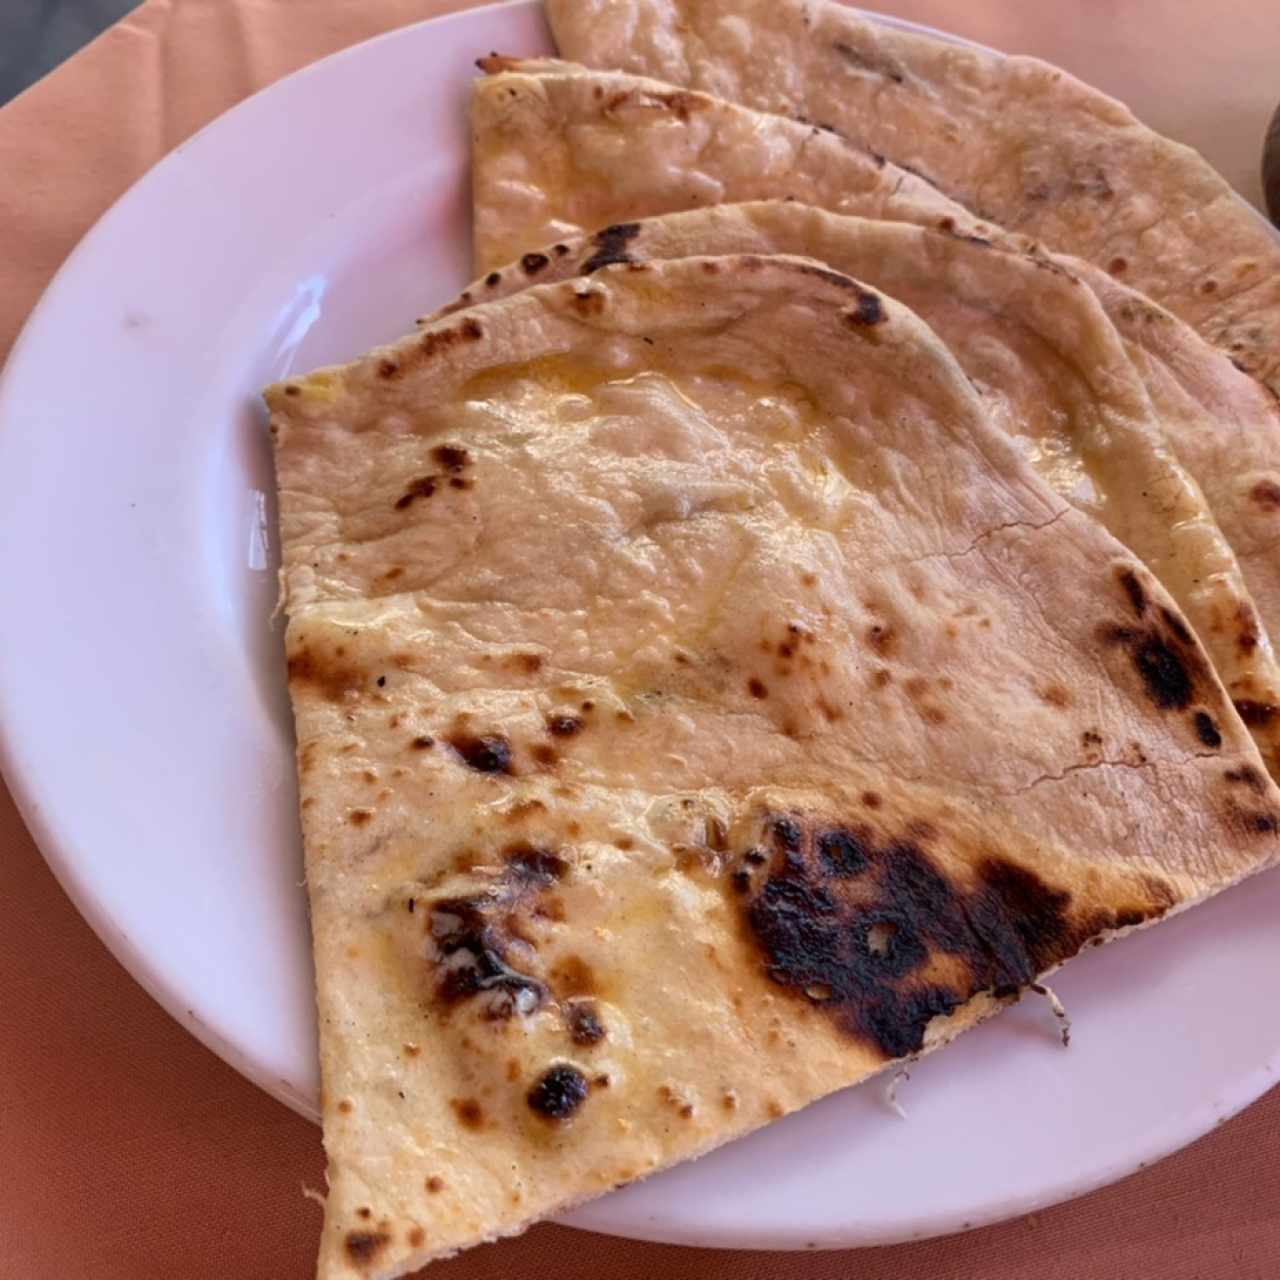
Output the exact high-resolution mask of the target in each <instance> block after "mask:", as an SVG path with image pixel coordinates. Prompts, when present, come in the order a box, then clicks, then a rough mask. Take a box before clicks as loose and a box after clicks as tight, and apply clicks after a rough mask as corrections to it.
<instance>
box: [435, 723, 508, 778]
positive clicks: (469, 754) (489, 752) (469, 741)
mask: <svg viewBox="0 0 1280 1280" xmlns="http://www.w3.org/2000/svg"><path fill="white" fill-rule="evenodd" d="M447 741H448V743H449V745H450V746H451V747H452V748H453V749H454V750H455V751H456V752H457V753H458V755H459V756H461V758H462V762H463V763H464V764H465V765H466V766H467V767H468V768H470V769H474V770H475V771H476V772H477V773H510V772H511V744H510V743H509V742H508V741H507V740H506V738H504V737H503V736H502V734H500V733H489V734H483V735H479V736H473V735H471V734H465V733H455V734H454V735H453V736H452V737H450V738H448V739H447Z"/></svg>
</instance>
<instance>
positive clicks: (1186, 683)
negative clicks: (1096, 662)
mask: <svg viewBox="0 0 1280 1280" xmlns="http://www.w3.org/2000/svg"><path fill="white" fill-rule="evenodd" d="M1117 581H1118V583H1119V586H1120V589H1121V590H1122V591H1123V593H1124V595H1125V598H1126V601H1127V603H1128V605H1129V607H1130V610H1131V611H1132V612H1133V613H1134V614H1135V615H1136V616H1137V618H1138V619H1139V620H1140V621H1139V625H1133V624H1131V623H1128V622H1123V623H1120V622H1105V623H1102V624H1100V625H1099V627H1098V628H1097V638H1098V640H1099V642H1100V643H1101V644H1102V645H1103V647H1104V649H1108V650H1111V649H1123V650H1124V651H1125V652H1126V653H1127V654H1128V656H1129V660H1130V662H1131V664H1132V666H1133V669H1134V671H1135V672H1136V673H1137V674H1138V676H1139V677H1140V679H1141V681H1142V687H1143V690H1144V692H1145V693H1146V695H1147V697H1148V699H1149V700H1150V701H1151V702H1153V703H1154V704H1155V705H1156V706H1157V707H1158V708H1159V709H1160V710H1161V711H1185V710H1186V709H1187V708H1188V707H1189V706H1190V705H1191V703H1192V701H1193V699H1194V698H1195V696H1196V694H1197V692H1199V691H1201V690H1209V689H1211V688H1212V685H1213V681H1212V676H1211V673H1210V668H1209V663H1208V659H1207V658H1206V657H1205V655H1204V651H1203V649H1202V648H1201V647H1200V644H1199V642H1198V641H1197V640H1196V638H1195V636H1194V635H1192V633H1191V629H1190V627H1188V626H1187V624H1186V622H1185V621H1183V619H1182V617H1181V615H1180V614H1178V613H1177V612H1175V611H1174V610H1173V609H1170V608H1168V607H1167V606H1165V605H1160V606H1158V607H1157V606H1153V605H1152V604H1151V603H1150V601H1149V596H1148V593H1147V590H1146V588H1145V587H1144V585H1143V582H1142V581H1141V579H1140V578H1139V576H1138V574H1137V572H1136V571H1135V570H1134V569H1133V568H1131V567H1129V566H1122V567H1121V568H1119V569H1118V570H1117Z"/></svg>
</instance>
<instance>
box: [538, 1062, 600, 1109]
mask: <svg viewBox="0 0 1280 1280" xmlns="http://www.w3.org/2000/svg"><path fill="white" fill-rule="evenodd" d="M589 1092H590V1086H589V1085H588V1084H587V1078H586V1076H584V1075H583V1074H582V1072H581V1071H579V1070H578V1068H577V1067H575V1066H574V1065H573V1064H572V1063H569V1062H557V1063H556V1064H555V1065H554V1066H551V1067H548V1068H547V1070H546V1071H544V1072H543V1073H542V1075H541V1076H540V1077H539V1078H538V1082H537V1083H536V1084H535V1085H534V1086H533V1088H532V1089H530V1090H529V1092H528V1093H527V1094H526V1095H525V1101H526V1102H527V1103H528V1104H529V1107H530V1109H531V1110H533V1111H535V1112H537V1114H538V1115H540V1116H542V1117H543V1118H544V1119H546V1120H568V1119H569V1117H570V1116H572V1115H573V1114H574V1112H575V1111H577V1109H578V1108H579V1107H580V1106H582V1104H583V1103H584V1102H585V1101H586V1100H587V1094H588V1093H589Z"/></svg>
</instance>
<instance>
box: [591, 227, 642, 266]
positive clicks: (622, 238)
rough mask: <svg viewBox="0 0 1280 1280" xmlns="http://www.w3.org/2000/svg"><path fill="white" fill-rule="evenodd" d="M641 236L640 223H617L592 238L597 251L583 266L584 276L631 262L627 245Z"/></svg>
mask: <svg viewBox="0 0 1280 1280" xmlns="http://www.w3.org/2000/svg"><path fill="white" fill-rule="evenodd" d="M639 234H640V224H639V223H638V222H615V223H614V224H613V225H612V226H611V227H605V228H604V230H603V231H597V232H596V233H595V235H594V236H592V242H593V243H594V244H595V246H596V251H595V252H594V253H593V254H592V255H591V257H589V258H588V259H587V260H586V261H585V262H584V263H583V264H582V274H583V275H584V276H589V275H590V274H591V273H592V272H593V271H599V270H600V268H601V267H611V266H613V265H614V264H615V263H618V262H630V261H631V256H630V254H628V253H627V245H628V244H629V243H630V242H631V241H632V240H634V239H635V238H636V236H638V235H639Z"/></svg>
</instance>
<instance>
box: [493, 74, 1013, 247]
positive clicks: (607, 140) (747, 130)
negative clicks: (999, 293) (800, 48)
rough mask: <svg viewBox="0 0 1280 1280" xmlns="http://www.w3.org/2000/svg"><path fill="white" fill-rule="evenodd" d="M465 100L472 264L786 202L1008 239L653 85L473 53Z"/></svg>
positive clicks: (892, 176) (722, 109)
mask: <svg viewBox="0 0 1280 1280" xmlns="http://www.w3.org/2000/svg"><path fill="white" fill-rule="evenodd" d="M480 65H481V66H482V67H483V68H485V69H486V70H487V71H488V73H489V74H487V75H485V76H482V77H481V78H480V79H479V80H477V81H476V82H475V85H474V87H473V96H472V100H471V131H472V148H471V150H472V165H473V168H472V174H473V193H474V197H475V208H474V219H475V221H474V245H475V262H476V270H477V271H479V272H487V271H490V270H492V269H493V268H494V267H500V266H504V265H505V264H506V263H508V262H512V261H514V260H515V259H516V258H518V257H519V256H520V255H521V254H523V253H526V252H528V251H530V250H534V249H538V248H540V247H541V246H542V245H544V244H549V243H551V242H552V241H554V240H556V239H558V238H562V237H564V236H566V235H573V234H575V233H578V232H582V231H594V230H596V229H598V228H599V227H602V226H605V225H606V224H607V223H610V222H625V221H627V220H628V219H630V218H632V217H637V216H644V215H649V214H655V213H671V212H674V211H675V210H678V209H696V208H700V207H702V206H705V205H711V204H723V203H726V202H729V201H738V200H766V199H771V198H774V197H778V196H786V195H790V196H794V197H795V198H797V199H800V200H804V201H806V202H807V203H809V204H817V205H822V206H823V207H824V208H827V209H834V210H837V211H840V212H850V213H858V214H861V215H862V216H864V217H869V218H888V219H892V220H894V221H900V222H917V223H921V224H922V225H924V226H937V225H938V224H939V223H940V222H942V221H944V220H945V221H946V223H947V225H948V226H949V227H951V229H952V230H953V231H954V232H956V233H957V234H960V235H973V236H981V237H984V238H999V239H1000V240H1001V241H1002V242H1004V243H1008V244H1010V245H1012V246H1015V247H1027V246H1029V245H1030V243H1031V242H1030V241H1028V240H1026V239H1023V238H1021V237H1016V236H1009V235H1007V234H1005V233H1004V232H1001V231H1000V230H999V229H998V228H996V227H994V226H993V225H992V224H990V223H987V222H983V221H982V220H981V219H978V218H975V217H973V215H972V214H970V213H969V212H968V210H966V209H963V208H961V207H960V206H959V205H957V204H956V203H955V202H954V201H952V200H948V199H947V197H946V196H944V195H942V194H941V193H940V192H938V191H937V190H935V189H934V188H933V187H932V186H930V185H929V183H927V182H925V181H924V180H923V179H921V178H917V177H916V176H915V175H914V174H911V173H908V172H907V171H906V170H904V169H899V168H898V167H897V166H896V165H891V164H889V163H888V162H886V161H885V160H884V158H883V157H881V156H875V155H873V154H872V153H871V152H869V151H866V150H864V149H862V148H861V147H854V146H850V145H849V144H848V143H847V142H845V141H844V140H843V139H841V138H839V137H837V136H836V135H835V134H833V133H829V132H825V131H823V130H821V129H818V128H815V127H811V126H807V125H802V124H798V123H796V122H795V121H794V120H784V119H781V118H780V117H775V116H769V115H765V114H763V113H761V112H757V111H750V110H748V109H747V108H745V107H740V106H737V105H736V104H734V103H732V102H725V101H722V100H720V99H717V98H712V97H708V96H707V95H706V94H703V93H690V92H688V91H686V90H682V89H677V88H675V86H673V85H669V84H663V83H661V82H660V81H657V80H645V79H642V78H641V77H638V76H626V75H620V74H611V73H607V72H589V71H587V70H586V69H585V68H583V67H580V66H574V65H573V64H570V63H563V62H556V61H555V60H554V59H547V58H541V59H528V60H520V59H514V58H504V57H499V56H496V55H495V56H492V57H488V58H482V59H480Z"/></svg>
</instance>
